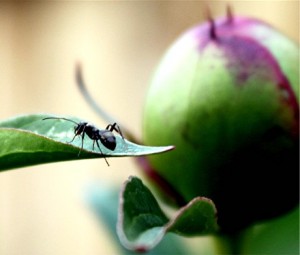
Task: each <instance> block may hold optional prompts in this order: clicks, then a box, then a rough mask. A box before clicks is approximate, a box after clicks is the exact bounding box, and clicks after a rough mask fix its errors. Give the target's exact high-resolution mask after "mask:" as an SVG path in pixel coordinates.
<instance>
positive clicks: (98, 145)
mask: <svg viewBox="0 0 300 255" xmlns="http://www.w3.org/2000/svg"><path fill="white" fill-rule="evenodd" d="M94 141H96V144H97V146H98V148H99V150H100V152H101V154H102V155H103V158H104V160H105V162H106V164H107V165H108V166H109V164H108V161H107V159H106V157H105V156H104V154H103V152H102V150H101V149H100V145H99V143H98V140H94Z"/></svg>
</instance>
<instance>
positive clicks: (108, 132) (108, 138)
mask: <svg viewBox="0 0 300 255" xmlns="http://www.w3.org/2000/svg"><path fill="white" fill-rule="evenodd" d="M49 119H57V120H66V121H69V122H73V123H74V124H76V125H77V126H75V127H74V133H75V135H74V137H73V139H72V140H71V141H70V142H68V143H71V142H73V141H74V139H75V137H76V136H78V135H81V149H80V151H79V153H78V157H79V155H80V152H81V151H82V149H83V140H84V135H85V134H87V136H88V137H89V138H91V139H92V140H93V150H94V146H95V143H96V144H97V147H98V148H99V150H100V152H101V154H102V155H104V154H103V152H102V150H101V148H100V145H99V142H98V141H99V140H100V142H101V143H102V144H103V145H104V146H105V147H106V148H107V149H109V150H112V151H113V150H115V148H116V146H117V143H116V137H115V136H114V134H113V133H112V132H113V131H116V132H118V133H119V134H120V135H121V137H122V138H123V140H124V137H123V134H122V132H121V129H120V127H119V126H118V124H117V123H113V124H109V125H108V126H107V127H106V129H104V130H100V129H98V128H96V127H94V126H93V125H91V124H89V123H87V122H79V123H78V122H76V121H74V120H70V119H67V118H58V117H47V118H44V119H43V120H49ZM104 159H105V162H106V164H107V165H108V166H109V164H108V162H107V160H106V158H105V157H104Z"/></svg>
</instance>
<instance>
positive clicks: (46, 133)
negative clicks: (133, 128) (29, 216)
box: [0, 114, 173, 171]
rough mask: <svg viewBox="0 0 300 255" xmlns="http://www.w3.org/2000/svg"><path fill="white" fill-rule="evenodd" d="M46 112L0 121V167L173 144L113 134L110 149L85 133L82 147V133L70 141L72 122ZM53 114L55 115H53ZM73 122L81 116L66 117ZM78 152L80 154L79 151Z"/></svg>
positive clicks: (134, 152) (146, 152)
mask: <svg viewBox="0 0 300 255" xmlns="http://www.w3.org/2000/svg"><path fill="white" fill-rule="evenodd" d="M46 117H53V116H52V115H51V116H50V115H47V114H34V115H24V116H18V117H15V118H12V119H9V120H5V121H2V122H0V144H1V146H0V171H2V170H8V169H12V168H18V167H25V166H30V165H36V164H42V163H50V162H58V161H66V160H80V159H89V158H103V157H128V156H143V155H149V154H156V153H161V152H165V151H168V150H171V149H173V146H161V147H152V146H143V145H138V144H134V143H132V142H129V141H128V140H126V139H123V138H122V137H121V136H119V135H118V134H115V137H116V143H117V146H116V148H115V150H113V151H111V150H109V149H107V148H105V147H104V146H103V145H102V144H101V142H100V141H99V145H100V149H101V151H102V153H103V154H102V153H101V152H100V150H99V148H98V147H97V146H96V145H95V148H94V149H93V141H92V140H91V139H90V138H89V137H87V136H85V138H84V142H83V149H82V150H81V142H82V141H81V137H80V136H78V137H76V138H75V139H74V141H73V142H72V143H70V141H71V140H72V138H73V137H74V126H75V124H73V123H71V122H68V121H65V120H54V119H51V120H43V118H46ZM55 117H56V116H55ZM68 118H70V119H72V120H73V121H75V122H81V121H82V120H80V119H78V118H74V117H68ZM79 152H80V155H79Z"/></svg>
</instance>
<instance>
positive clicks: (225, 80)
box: [144, 15, 299, 232]
mask: <svg viewBox="0 0 300 255" xmlns="http://www.w3.org/2000/svg"><path fill="white" fill-rule="evenodd" d="M298 60H299V48H298V46H297V45H296V44H295V43H294V42H292V41H291V40H289V39H288V38H287V37H285V36H284V35H283V34H281V33H280V32H278V31H277V30H276V29H274V28H272V27H271V26H269V25H268V24H266V23H264V22H262V21H259V20H255V19H251V18H245V17H232V16H231V15H228V17H225V18H220V19H218V20H216V21H213V20H210V21H208V22H206V23H204V24H202V25H199V26H196V27H194V28H192V29H191V30H189V31H187V32H186V33H185V34H183V35H182V36H181V37H180V38H179V39H178V40H177V41H176V42H175V43H174V44H173V45H172V47H171V48H170V49H169V50H168V52H167V53H166V55H165V56H164V58H163V60H162V62H161V64H160V65H159V67H158V69H157V71H156V73H155V75H154V79H153V81H152V84H151V87H150V90H149V93H148V96H147V101H146V107H145V112H144V141H145V143H146V144H151V145H165V144H174V145H175V146H176V149H175V150H174V151H172V152H170V153H167V154H164V155H157V156H153V157H150V158H149V160H150V164H151V166H152V168H153V169H155V171H156V173H158V174H159V175H160V176H161V177H162V178H164V179H165V180H166V181H167V182H168V183H169V184H170V185H171V186H172V187H173V188H174V189H175V190H176V191H177V192H178V194H180V196H182V197H183V198H184V201H185V202H188V201H190V200H191V199H193V198H194V197H197V196H204V197H208V198H210V199H212V200H213V201H214V202H215V204H216V207H217V210H218V222H219V225H220V227H221V229H222V230H223V231H225V232H235V231H239V230H241V229H243V228H244V227H247V226H249V225H250V224H252V223H254V222H257V221H260V220H265V219H270V218H272V217H275V216H279V215H281V214H283V213H285V212H287V211H289V210H290V209H291V208H293V207H294V206H295V205H297V204H298V166H299V165H298V157H299V150H298V142H299V104H298V99H297V96H296V95H298V92H299V87H298V86H299V62H298Z"/></svg>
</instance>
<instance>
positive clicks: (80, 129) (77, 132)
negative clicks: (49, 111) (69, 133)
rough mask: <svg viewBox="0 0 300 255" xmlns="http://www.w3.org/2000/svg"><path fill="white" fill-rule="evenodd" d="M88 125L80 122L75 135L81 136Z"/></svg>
mask: <svg viewBox="0 0 300 255" xmlns="http://www.w3.org/2000/svg"><path fill="white" fill-rule="evenodd" d="M86 125H87V122H80V123H78V124H77V126H74V133H75V134H76V135H80V134H82V133H83V132H84V129H85V127H86Z"/></svg>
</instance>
